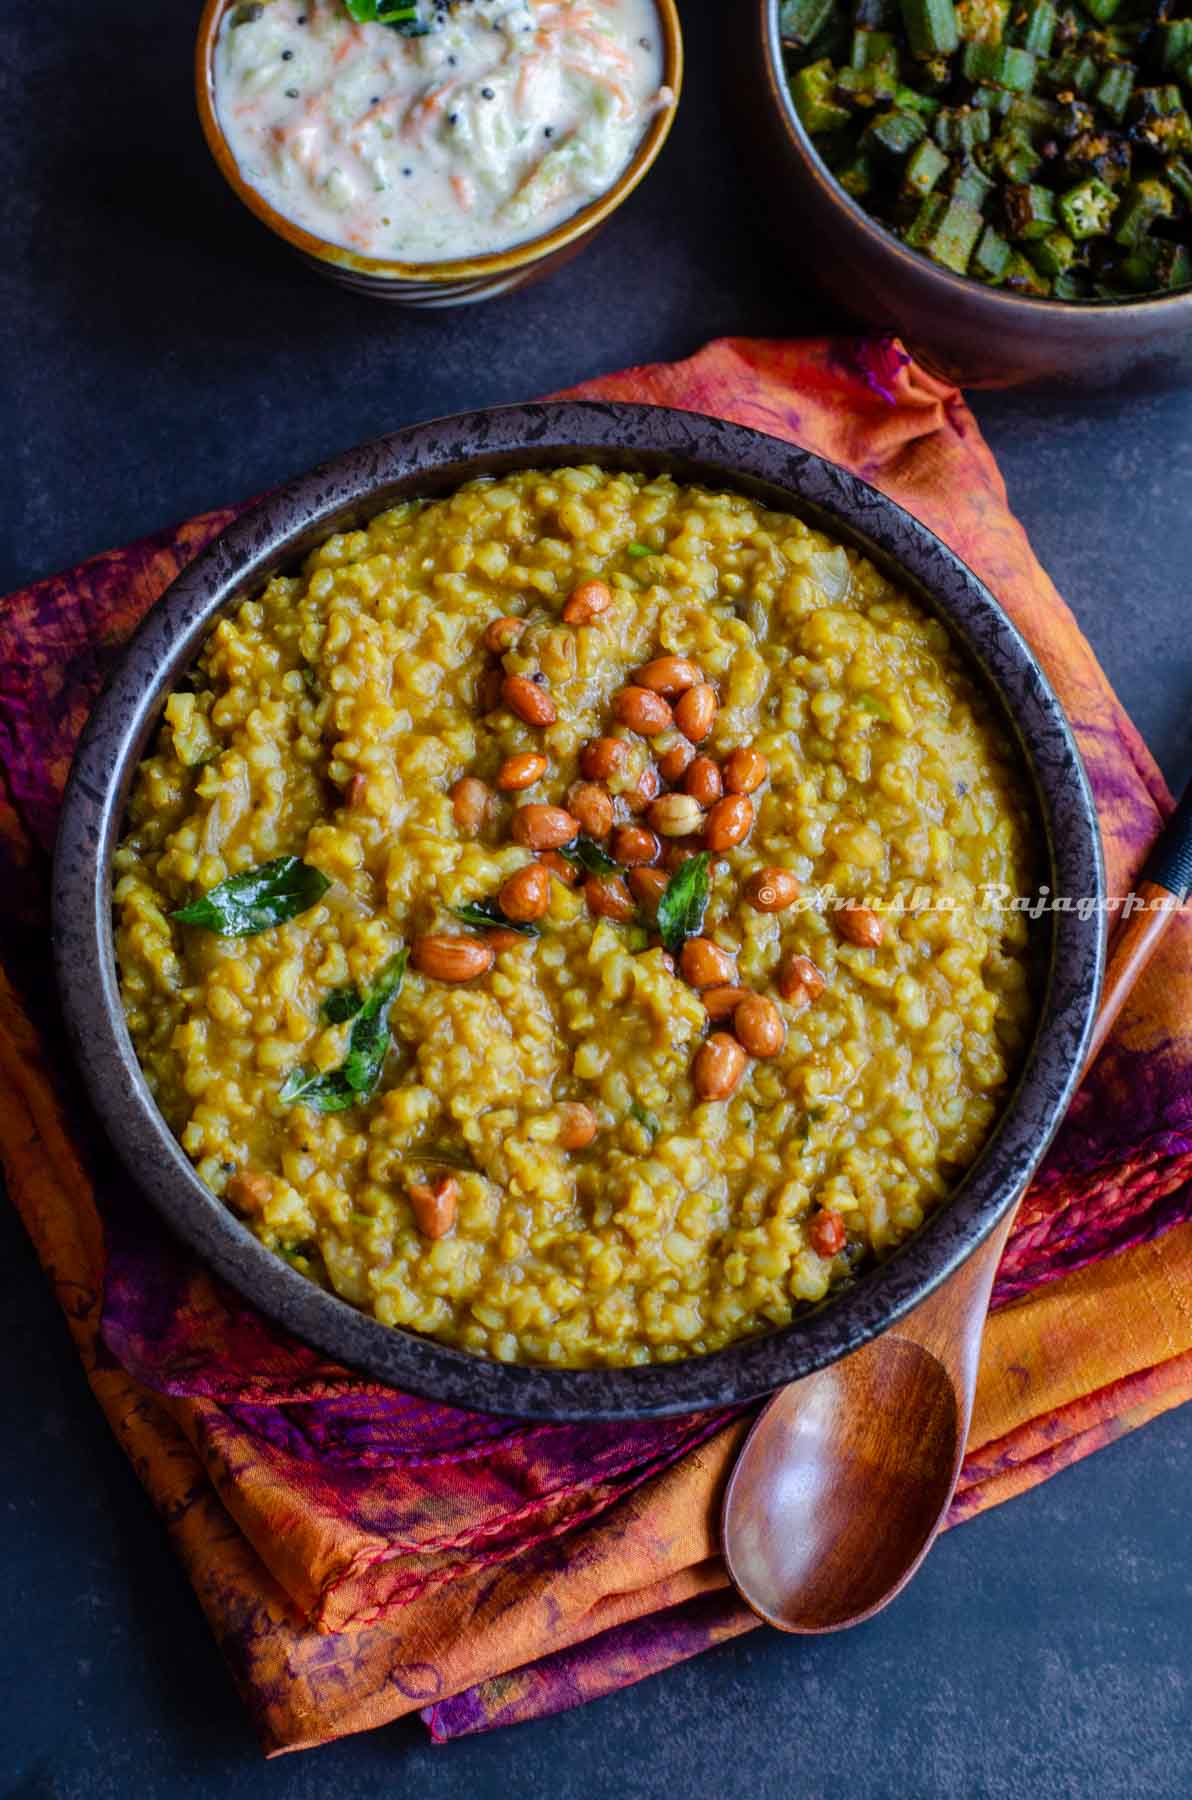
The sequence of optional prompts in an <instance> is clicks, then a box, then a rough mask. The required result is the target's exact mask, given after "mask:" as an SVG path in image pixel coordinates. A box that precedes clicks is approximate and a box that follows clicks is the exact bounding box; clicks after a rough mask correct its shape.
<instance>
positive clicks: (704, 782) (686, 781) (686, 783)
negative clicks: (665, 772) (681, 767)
mask: <svg viewBox="0 0 1192 1800" xmlns="http://www.w3.org/2000/svg"><path fill="white" fill-rule="evenodd" d="M683 790H684V792H685V793H688V794H690V795H691V798H692V799H693V800H698V801H699V803H700V805H701V806H702V807H703V808H704V809H705V811H706V810H707V808H708V807H709V806H714V805H715V804H716V802H717V800H719V798H720V796H721V794H722V793H723V792H724V787H723V784H722V782H721V779H720V770H719V769H718V768H717V766H716V764H715V763H714V762H713V761H712V758H711V757H710V756H697V757H696V758H695V760H694V761H693V762H692V764H691V767H690V768H689V769H688V771H687V773H686V775H684V777H683Z"/></svg>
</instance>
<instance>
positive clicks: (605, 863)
mask: <svg viewBox="0 0 1192 1800" xmlns="http://www.w3.org/2000/svg"><path fill="white" fill-rule="evenodd" d="M559 854H560V856H565V857H566V858H567V861H568V862H569V863H576V864H577V865H578V866H579V867H580V868H581V869H586V870H587V871H588V874H589V875H619V874H620V873H621V865H620V863H618V862H614V861H613V859H612V857H611V856H610V855H609V854H608V851H607V850H602V849H601V848H600V845H599V844H598V843H597V842H596V840H595V839H594V838H590V837H585V836H584V835H583V833H582V832H581V833H580V835H579V837H576V838H572V840H571V842H570V843H569V844H562V845H561V846H560V848H559Z"/></svg>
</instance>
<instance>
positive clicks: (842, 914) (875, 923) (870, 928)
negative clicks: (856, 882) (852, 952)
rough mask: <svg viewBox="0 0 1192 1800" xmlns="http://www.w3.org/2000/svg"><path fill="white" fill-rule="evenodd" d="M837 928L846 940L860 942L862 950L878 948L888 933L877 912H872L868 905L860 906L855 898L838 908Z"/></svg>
mask: <svg viewBox="0 0 1192 1800" xmlns="http://www.w3.org/2000/svg"><path fill="white" fill-rule="evenodd" d="M836 929H837V931H838V932H839V933H840V935H841V937H842V938H844V939H845V940H846V942H848V943H850V944H859V945H860V947H861V948H862V950H876V949H877V947H878V945H879V944H880V943H881V941H882V939H883V938H884V937H885V935H886V928H885V926H884V925H883V923H882V921H881V919H880V918H879V917H878V915H877V913H875V912H870V910H869V908H868V907H867V906H858V905H857V902H856V901H855V900H846V901H845V903H844V905H843V906H842V907H840V908H838V910H837V913H836Z"/></svg>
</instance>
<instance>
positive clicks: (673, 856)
mask: <svg viewBox="0 0 1192 1800" xmlns="http://www.w3.org/2000/svg"><path fill="white" fill-rule="evenodd" d="M703 847H704V845H703V839H702V838H698V837H686V838H667V840H666V842H665V843H664V844H663V846H662V866H663V868H664V869H672V870H673V869H677V868H678V867H679V864H680V863H685V862H688V861H690V859H691V858H692V857H693V856H698V855H699V853H700V851H701V850H702V849H703Z"/></svg>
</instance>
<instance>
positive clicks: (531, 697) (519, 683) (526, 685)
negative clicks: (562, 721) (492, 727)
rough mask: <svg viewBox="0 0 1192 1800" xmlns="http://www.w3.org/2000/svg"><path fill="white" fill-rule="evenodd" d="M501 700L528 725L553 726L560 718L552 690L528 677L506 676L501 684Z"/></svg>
mask: <svg viewBox="0 0 1192 1800" xmlns="http://www.w3.org/2000/svg"><path fill="white" fill-rule="evenodd" d="M501 698H502V700H503V701H504V702H505V705H506V706H507V707H508V708H509V710H510V712H511V713H515V714H516V715H517V717H518V718H519V719H521V720H522V721H523V722H524V723H525V724H526V725H553V724H554V722H555V720H556V719H557V718H558V716H559V712H558V708H557V707H556V705H555V703H554V701H553V700H552V699H551V697H550V690H549V689H548V688H546V687H545V686H544V685H543V684H542V682H540V681H533V680H531V678H530V676H528V675H506V677H505V679H504V680H503V681H502V683H501Z"/></svg>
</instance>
